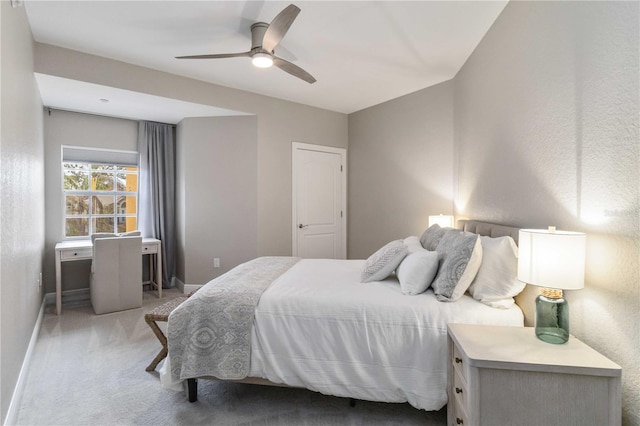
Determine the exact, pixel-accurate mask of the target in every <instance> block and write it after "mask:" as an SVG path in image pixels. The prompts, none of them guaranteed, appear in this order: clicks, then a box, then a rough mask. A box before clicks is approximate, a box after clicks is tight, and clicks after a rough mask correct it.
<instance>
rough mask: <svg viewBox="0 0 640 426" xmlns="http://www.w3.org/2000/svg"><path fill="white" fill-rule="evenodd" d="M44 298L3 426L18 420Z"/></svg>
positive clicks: (44, 302)
mask: <svg viewBox="0 0 640 426" xmlns="http://www.w3.org/2000/svg"><path fill="white" fill-rule="evenodd" d="M53 296H54V297H53V301H54V303H55V300H56V299H55V293H53ZM46 299H47V298H46V296H45V297H43V298H42V304H41V305H40V312H38V319H37V320H36V324H35V325H34V327H33V332H32V333H31V339H30V340H29V346H27V353H25V355H24V361H22V368H20V374H19V375H18V381H17V382H16V387H15V388H14V390H13V395H12V396H11V402H10V403H9V409H8V410H7V417H5V420H4V424H5V425H14V424H15V423H16V420H17V418H18V409H19V408H20V402H21V401H22V394H23V393H24V387H25V386H26V384H27V372H28V371H29V365H31V357H32V356H33V351H34V349H35V347H36V343H37V341H38V335H39V334H40V327H42V319H43V318H44V309H45V306H46V305H47V303H46Z"/></svg>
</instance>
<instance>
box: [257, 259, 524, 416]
mask: <svg viewBox="0 0 640 426" xmlns="http://www.w3.org/2000/svg"><path fill="white" fill-rule="evenodd" d="M363 264H364V261H363V260H318V259H313V260H312V259H306V260H301V261H300V262H299V263H297V264H296V265H294V266H293V267H292V268H291V269H290V270H289V271H287V272H285V273H284V274H283V275H282V276H280V277H279V278H278V279H277V280H276V281H274V282H273V283H272V284H271V286H270V287H269V288H268V289H267V290H266V291H265V292H264V293H263V295H262V297H261V298H260V301H259V303H258V306H257V308H256V313H255V320H254V329H253V334H252V341H251V371H250V376H253V377H262V378H266V379H268V380H270V381H272V382H276V383H285V384H287V385H290V386H298V387H305V388H307V389H311V390H314V391H318V392H322V393H324V394H329V395H336V396H345V397H353V398H357V399H364V400H372V401H387V402H406V401H408V402H409V403H410V404H411V405H413V406H414V407H417V408H421V409H425V410H439V409H440V408H442V407H443V406H444V405H445V404H446V402H447V394H446V386H447V358H448V357H447V338H446V336H447V323H449V322H456V323H473V324H494V325H512V326H522V325H523V314H522V312H521V311H520V309H519V308H518V307H517V306H513V307H512V308H511V309H508V310H502V309H495V308H491V307H489V306H486V305H484V304H482V303H479V302H477V301H475V300H473V299H472V298H471V297H469V296H468V295H465V296H463V297H462V299H460V300H458V301H457V302H454V303H444V302H438V301H437V300H436V299H435V296H434V295H433V292H432V291H431V290H428V291H427V292H426V293H423V294H420V295H417V296H407V295H403V294H402V293H401V291H400V285H399V284H398V281H397V279H396V278H395V277H394V276H392V277H390V278H388V279H387V280H385V281H382V282H373V283H367V284H363V283H360V272H361V270H362V266H363Z"/></svg>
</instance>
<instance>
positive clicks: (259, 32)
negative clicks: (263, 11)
mask: <svg viewBox="0 0 640 426" xmlns="http://www.w3.org/2000/svg"><path fill="white" fill-rule="evenodd" d="M268 27H269V24H267V23H264V22H256V23H255V24H253V25H251V50H252V51H253V49H259V51H263V52H266V53H271V52H267V51H266V50H264V49H263V48H262V41H263V40H264V33H265V32H267V28H268Z"/></svg>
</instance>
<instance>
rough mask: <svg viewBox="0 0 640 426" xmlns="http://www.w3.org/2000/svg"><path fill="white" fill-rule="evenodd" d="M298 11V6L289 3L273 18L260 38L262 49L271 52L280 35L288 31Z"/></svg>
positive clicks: (278, 41)
mask: <svg viewBox="0 0 640 426" xmlns="http://www.w3.org/2000/svg"><path fill="white" fill-rule="evenodd" d="M298 13H300V8H299V7H298V6H296V5H295V4H290V5H289V6H287V7H285V8H284V9H283V10H282V12H280V13H278V15H277V16H276V17H275V18H273V21H271V23H270V24H269V28H267V31H266V32H265V33H264V38H263V39H262V48H263V49H264V50H266V51H267V52H273V49H275V48H276V46H277V45H278V43H280V40H282V37H284V35H285V34H286V33H287V31H289V27H291V24H293V21H294V20H295V19H296V16H298Z"/></svg>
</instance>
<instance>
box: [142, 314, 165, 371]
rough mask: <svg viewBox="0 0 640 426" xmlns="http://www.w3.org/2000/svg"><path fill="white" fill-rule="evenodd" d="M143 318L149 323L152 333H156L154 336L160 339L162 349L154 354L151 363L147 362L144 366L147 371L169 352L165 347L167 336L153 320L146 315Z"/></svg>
mask: <svg viewBox="0 0 640 426" xmlns="http://www.w3.org/2000/svg"><path fill="white" fill-rule="evenodd" d="M144 320H145V321H146V323H147V324H148V325H149V327H151V330H153V333H154V334H155V335H156V337H157V338H158V340H159V341H160V344H161V345H162V350H161V351H160V352H159V353H158V355H156V357H155V358H154V359H153V361H151V364H149V366H148V367H147V368H146V370H147V371H153V370H155V369H156V367H157V366H158V363H159V362H160V361H162V360H163V359H165V358H166V357H167V354H168V353H169V351H168V349H167V338H166V337H165V335H164V334H163V333H162V330H160V327H158V324H157V323H156V322H155V321H154V320H152V319H151V318H149V317H147V316H146V315H145V318H144Z"/></svg>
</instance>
